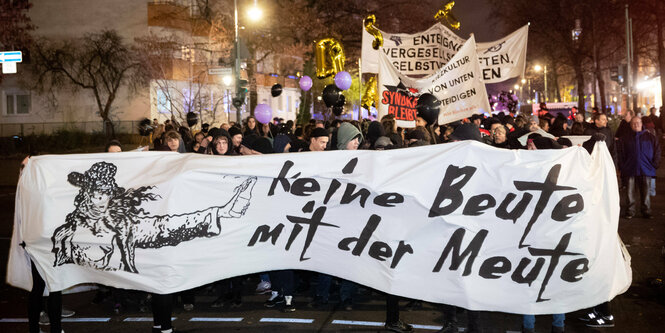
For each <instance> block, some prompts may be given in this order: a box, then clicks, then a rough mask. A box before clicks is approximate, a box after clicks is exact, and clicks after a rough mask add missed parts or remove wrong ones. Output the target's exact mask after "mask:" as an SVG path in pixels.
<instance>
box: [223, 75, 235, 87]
mask: <svg viewBox="0 0 665 333" xmlns="http://www.w3.org/2000/svg"><path fill="white" fill-rule="evenodd" d="M222 82H223V83H224V85H225V86H230V85H231V83H233V76H231V75H226V76H224V77H223V78H222Z"/></svg>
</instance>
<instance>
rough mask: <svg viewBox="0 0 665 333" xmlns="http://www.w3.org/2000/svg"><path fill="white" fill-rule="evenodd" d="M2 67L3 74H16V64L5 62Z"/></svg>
mask: <svg viewBox="0 0 665 333" xmlns="http://www.w3.org/2000/svg"><path fill="white" fill-rule="evenodd" d="M0 66H2V74H16V63H15V62H3V63H1V64H0Z"/></svg>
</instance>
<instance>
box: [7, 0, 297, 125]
mask: <svg viewBox="0 0 665 333" xmlns="http://www.w3.org/2000/svg"><path fill="white" fill-rule="evenodd" d="M32 2H33V4H34V6H33V7H32V9H31V10H30V11H29V13H28V14H29V16H30V17H31V19H32V21H33V23H34V24H35V25H36V26H37V27H38V28H37V30H36V31H34V33H33V34H34V35H35V36H38V37H44V38H47V39H68V38H78V37H82V36H83V35H84V34H86V33H95V32H100V31H102V30H104V29H112V30H115V31H117V32H118V34H119V35H120V36H121V37H122V38H123V41H124V42H125V43H133V44H139V43H141V42H143V43H145V42H146V41H157V42H159V41H169V43H168V45H166V43H163V44H164V45H165V49H162V50H161V51H163V52H162V53H160V54H161V57H155V59H154V60H155V61H153V62H152V63H153V64H154V68H151V70H152V69H154V73H153V74H154V75H152V80H151V81H150V84H149V85H148V86H145V87H143V88H140V89H138V90H137V91H130V90H129V89H127V88H126V87H124V88H121V90H120V92H119V94H118V96H117V98H116V99H115V101H114V103H113V109H114V111H113V115H112V121H113V123H114V125H115V127H116V131H117V132H126V133H135V132H136V127H137V124H138V122H139V121H141V120H142V119H144V118H149V119H153V118H158V119H160V120H162V121H163V120H165V119H169V118H171V117H172V116H175V117H176V119H178V120H180V121H183V122H184V119H185V118H184V116H185V114H186V113H187V112H189V111H192V112H196V113H199V114H200V115H201V119H202V120H203V122H208V123H210V124H211V125H216V124H221V123H224V122H229V121H236V111H235V109H234V108H233V106H232V105H231V99H232V97H233V95H234V93H235V85H234V84H235V83H234V82H233V80H230V81H229V80H228V78H226V79H225V76H227V75H228V74H229V72H228V71H229V68H230V66H229V65H228V64H224V63H222V61H221V59H223V58H224V55H226V57H227V58H228V54H229V50H228V43H227V44H223V43H213V42H211V30H212V25H211V23H210V22H209V20H207V19H206V11H205V9H202V8H200V7H199V5H198V4H199V3H200V2H199V1H196V0H113V1H102V2H99V1H95V2H82V1H77V0H59V1H50V0H32ZM228 10H229V12H230V14H231V15H232V14H233V8H229V9H228ZM54 13H57V14H54ZM229 38H232V36H229ZM142 50H151V49H145V48H143V49H142ZM153 51H154V50H153ZM147 52H152V51H147ZM164 54H167V55H166V56H164ZM147 56H152V54H150V55H147ZM276 63H278V61H276V60H275V59H274V57H269V58H267V59H266V61H263V62H262V63H259V64H257V66H256V72H255V73H254V74H253V75H252V78H251V79H252V80H251V82H252V86H254V82H255V86H254V87H253V89H255V90H256V92H257V103H266V104H268V105H270V106H271V108H272V110H273V116H274V117H281V118H284V119H295V117H296V110H297V108H298V106H299V100H300V89H298V84H297V80H296V79H295V77H293V76H291V77H287V76H280V75H277V74H271V73H277V72H278V71H277V70H276V69H275V66H273V64H276ZM29 65H30V64H29V62H26V63H19V64H18V73H17V74H12V75H5V76H4V78H3V82H2V84H1V85H0V97H1V98H2V99H1V101H2V103H0V136H12V135H29V134H33V133H35V134H36V133H50V132H53V131H55V130H58V129H61V128H69V129H79V130H83V131H88V132H91V131H101V130H102V128H103V124H102V120H101V118H100V117H99V113H98V111H97V110H98V107H97V104H96V102H95V99H94V96H93V94H92V93H91V92H90V91H86V90H79V91H76V92H72V91H71V90H69V89H63V90H60V91H58V93H57V95H56V96H55V99H52V98H48V97H47V96H43V95H40V94H38V93H37V92H35V91H31V90H30V89H27V88H25V87H29V86H30V82H26V81H27V80H29V79H27V77H26V75H22V74H21V72H22V71H25V70H26V66H29ZM280 74H284V73H280ZM285 74H289V75H292V74H293V73H285ZM241 76H244V77H245V78H246V77H247V74H246V73H245V72H243V73H242V74H241ZM274 83H280V84H281V85H282V86H283V87H284V89H283V93H282V95H281V96H279V97H277V98H273V97H272V96H271V94H270V87H271V86H272V85H273V84H274ZM250 107H253V106H250ZM248 110H249V109H247V106H246V105H245V106H244V107H243V113H242V117H243V118H245V117H247V116H248V115H249V112H247V111H248Z"/></svg>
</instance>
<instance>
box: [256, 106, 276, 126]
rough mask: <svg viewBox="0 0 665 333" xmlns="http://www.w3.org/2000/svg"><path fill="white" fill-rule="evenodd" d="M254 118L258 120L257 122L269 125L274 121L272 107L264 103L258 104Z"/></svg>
mask: <svg viewBox="0 0 665 333" xmlns="http://www.w3.org/2000/svg"><path fill="white" fill-rule="evenodd" d="M254 117H255V118H256V121H258V122H260V123H261V124H267V123H269V122H270V120H271V119H272V110H271V109H270V106H268V104H264V103H261V104H257V105H256V108H255V109H254Z"/></svg>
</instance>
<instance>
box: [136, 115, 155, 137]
mask: <svg viewBox="0 0 665 333" xmlns="http://www.w3.org/2000/svg"><path fill="white" fill-rule="evenodd" d="M154 130H155V129H154V128H153V127H152V121H150V119H148V118H145V119H143V120H141V122H140V123H139V134H140V135H141V136H149V135H150V134H151V133H152V132H153V131H154Z"/></svg>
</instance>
